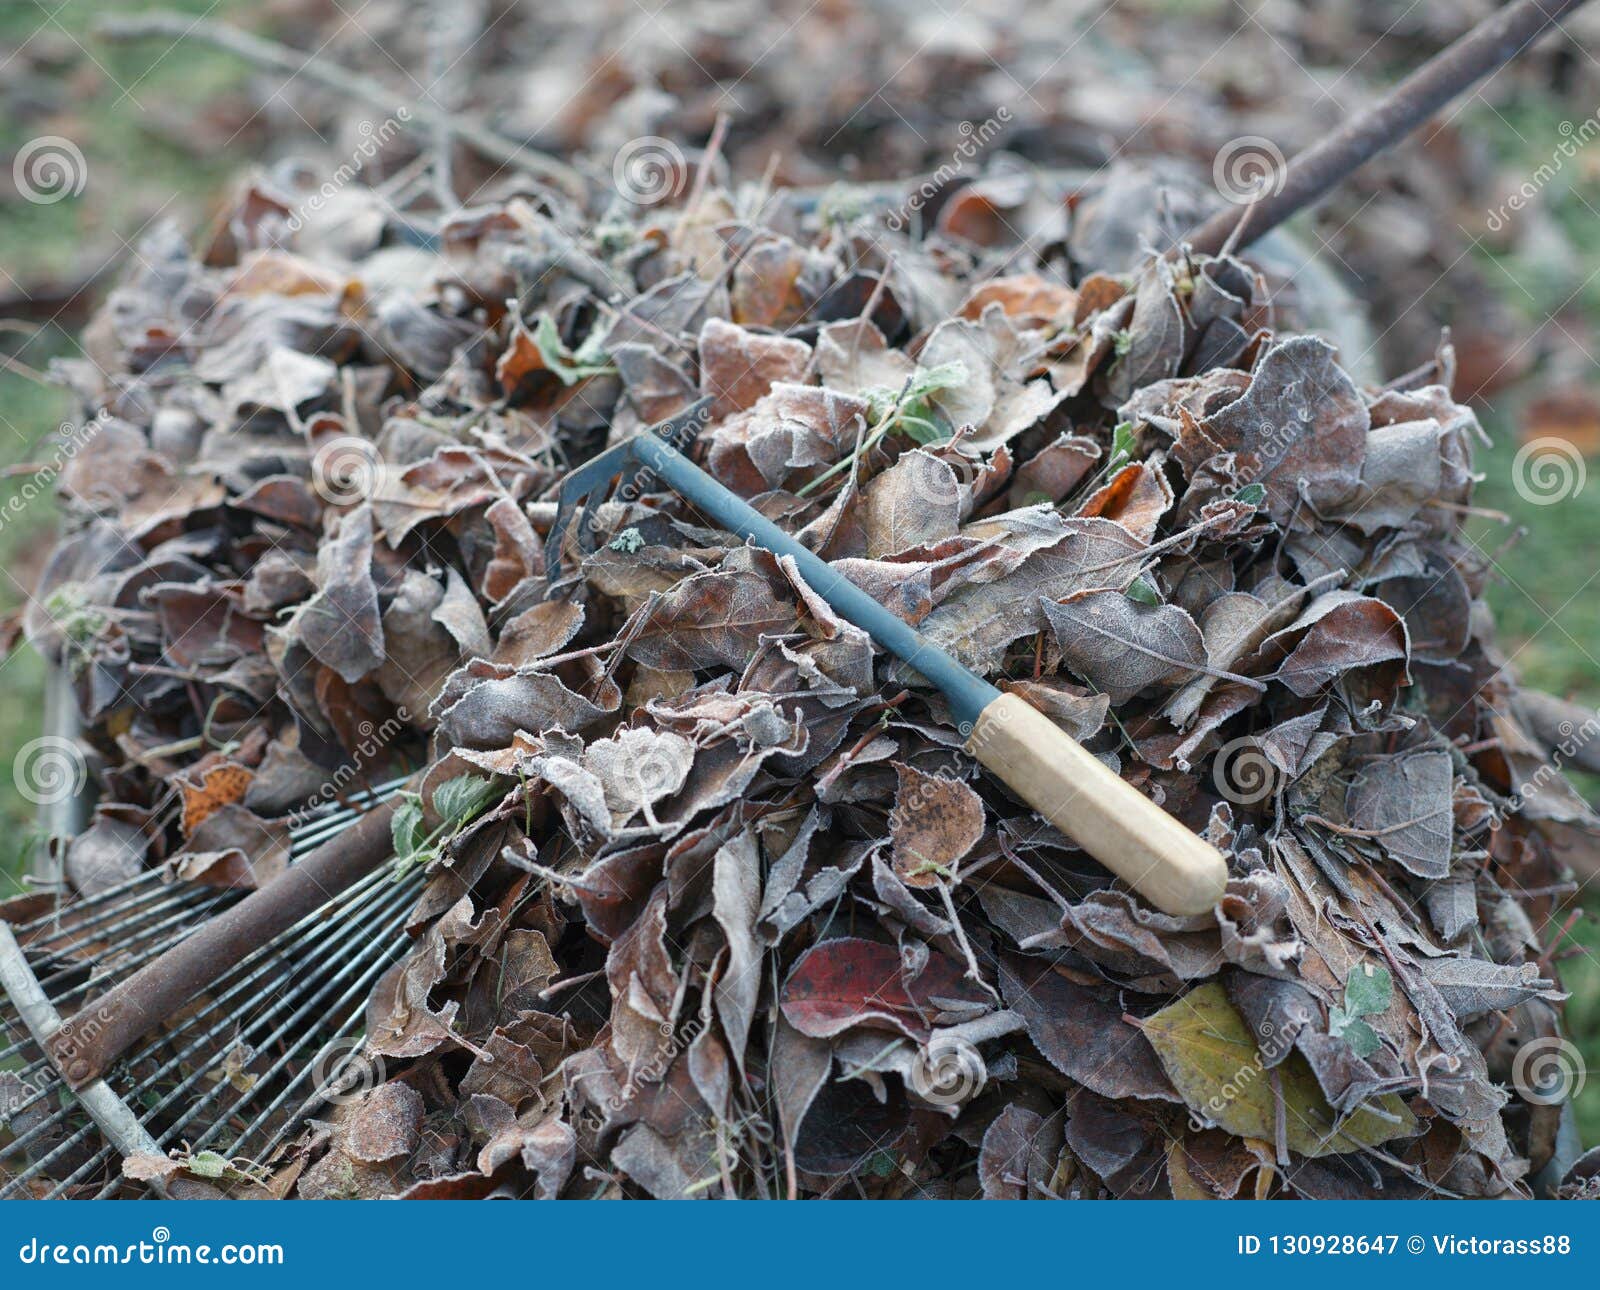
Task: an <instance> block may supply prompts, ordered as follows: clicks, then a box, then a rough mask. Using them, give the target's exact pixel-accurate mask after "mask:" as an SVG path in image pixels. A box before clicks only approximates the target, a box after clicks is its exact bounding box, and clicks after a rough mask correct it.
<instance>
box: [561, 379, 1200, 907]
mask: <svg viewBox="0 0 1600 1290" xmlns="http://www.w3.org/2000/svg"><path fill="white" fill-rule="evenodd" d="M710 406H711V400H710V399H702V400H700V401H699V402H698V403H696V404H694V405H693V406H692V407H690V408H689V409H687V410H686V411H684V412H682V413H680V414H679V415H678V416H676V417H674V418H673V419H672V420H671V421H668V422H666V423H665V424H664V425H662V426H658V427H657V428H656V430H655V432H654V433H651V434H641V435H636V436H635V437H634V438H632V439H629V440H627V441H625V442H623V443H620V444H618V445H617V446H616V447H614V448H610V449H608V450H607V451H605V452H603V453H601V454H600V455H599V456H598V457H595V458H594V459H592V460H591V461H588V462H586V463H585V464H584V465H582V466H580V467H578V468H577V469H576V470H574V471H572V472H571V473H570V474H568V476H567V477H566V480H565V481H564V482H563V483H562V485H561V492H560V504H559V506H558V507H557V510H556V522H555V524H554V525H552V526H551V529H550V536H549V538H548V540H547V542H546V544H545V550H546V552H547V553H548V554H547V556H546V559H547V560H549V561H550V562H551V565H552V569H553V568H554V566H555V563H556V561H558V560H559V558H560V552H561V546H562V539H563V537H564V536H565V533H566V530H567V528H568V525H569V523H570V521H571V518H572V515H573V513H574V512H575V511H577V510H578V508H580V507H581V508H582V510H581V520H580V523H579V530H578V532H579V541H580V544H582V543H583V542H584V540H585V539H587V538H589V537H591V536H592V535H593V528H594V513H595V509H596V507H597V506H598V504H599V501H600V500H602V498H603V496H604V494H605V492H606V491H607V490H608V489H609V487H610V485H611V483H612V481H613V480H615V479H617V478H619V477H621V478H623V479H625V480H627V483H626V484H625V485H624V487H625V488H626V489H627V491H628V492H630V493H632V494H637V493H641V492H643V491H645V487H646V483H645V481H646V480H647V479H649V478H650V477H654V478H657V479H659V480H660V481H661V482H662V483H663V484H665V485H666V486H667V487H669V488H671V489H672V490H673V491H674V492H676V493H677V494H678V495H679V496H681V497H683V498H684V499H685V500H686V501H688V502H689V503H691V504H692V505H693V506H694V507H695V508H696V509H697V510H699V511H700V512H701V513H702V514H704V515H706V516H707V517H708V518H710V519H711V520H713V521H715V522H716V523H717V524H718V525H719V526H721V527H722V528H724V529H726V530H727V531H728V532H730V533H734V534H736V535H738V536H739V537H741V538H745V539H747V540H749V541H751V542H754V543H755V544H756V545H757V546H759V547H762V548H764V549H765V550H768V551H771V552H772V553H773V554H774V555H778V556H785V557H787V558H789V559H790V560H792V561H793V562H794V564H795V567H796V568H797V569H798V570H799V572H800V576H801V577H802V578H804V579H805V581H806V583H807V585H808V586H810V588H811V589H812V590H813V591H815V592H816V593H817V595H819V596H820V597H822V599H823V600H825V601H826V602H827V603H828V605H829V607H831V608H832V609H833V610H834V612H835V613H837V614H838V615H839V616H840V617H841V618H843V619H844V620H845V621H846V622H848V623H852V624H854V625H855V626H857V627H859V628H860V629H861V630H862V631H864V632H866V633H867V635H869V636H870V637H872V639H873V640H874V641H875V642H876V643H877V644H878V645H879V646H881V647H882V648H883V649H885V650H887V651H888V652H889V653H890V654H892V655H894V657H895V658H897V659H899V660H900V661H901V662H902V663H904V664H905V665H906V666H907V667H909V668H911V669H913V670H914V671H916V672H918V673H919V674H920V675H921V676H922V677H923V678H925V679H926V680H927V682H928V683H929V684H930V685H932V686H933V687H934V688H935V689H937V690H938V691H939V692H940V693H941V694H943V695H944V697H945V699H946V701H947V702H948V703H949V705H950V713H951V716H952V717H953V718H954V720H955V722H956V725H957V727H958V728H959V729H960V731H961V733H962V734H963V735H965V736H966V744H965V748H966V751H967V752H968V753H969V754H970V755H971V756H972V757H973V758H974V759H976V760H977V761H978V762H980V763H982V765H984V766H985V767H987V768H988V769H989V770H990V771H992V772H994V774H996V775H997V776H999V777H1000V779H1001V780H1002V781H1003V782H1004V783H1005V784H1006V785H1007V787H1009V788H1010V789H1011V790H1012V791H1013V792H1014V793H1016V794H1017V796H1018V797H1020V798H1022V800H1023V801H1025V802H1026V803H1027V804H1028V805H1029V806H1031V807H1033V809H1034V810H1035V811H1037V812H1038V813H1039V814H1040V815H1042V816H1044V818H1045V819H1047V820H1049V821H1050V823H1051V824H1053V825H1055V826H1056V828H1058V829H1060V830H1061V831H1062V832H1063V833H1065V834H1066V835H1067V836H1068V837H1069V838H1071V839H1072V840H1073V841H1074V842H1076V843H1077V844H1078V845H1079V846H1081V847H1082V848H1083V849H1084V850H1085V851H1087V852H1088V853H1089V854H1090V855H1091V856H1093V857H1094V858H1095V859H1096V860H1098V861H1099V862H1100V863H1101V864H1103V865H1104V866H1105V867H1106V868H1107V869H1109V870H1111V872H1112V873H1114V874H1116V875H1117V876H1118V877H1119V878H1121V879H1123V880H1124V881H1125V882H1127V883H1128V884H1129V885H1130V886H1131V887H1133V888H1134V890H1135V891H1137V892H1139V894H1140V895H1142V896H1143V897H1145V899H1146V900H1148V901H1149V902H1150V903H1151V904H1152V905H1154V906H1156V908H1157V909H1161V910H1164V911H1165V912H1167V913H1169V914H1199V913H1204V912H1205V911H1206V910H1208V909H1210V908H1211V907H1212V906H1213V905H1215V904H1216V903H1217V901H1218V899H1220V898H1221V896H1222V889H1223V887H1224V885H1225V884H1226V883H1227V881H1228V866H1227V862H1226V861H1225V860H1224V859H1223V857H1222V853H1221V852H1220V851H1218V850H1217V849H1216V848H1215V847H1214V846H1212V845H1211V844H1210V843H1209V842H1206V841H1205V840H1204V839H1202V838H1200V837H1198V836H1197V835H1195V834H1194V833H1192V832H1190V831H1189V830H1188V829H1187V828H1185V827H1184V826H1183V825H1182V824H1180V823H1178V821H1177V820H1175V819H1174V818H1173V817H1172V816H1170V815H1168V814H1167V813H1166V812H1165V811H1163V810H1162V809H1161V808H1160V807H1159V806H1157V805H1156V804H1155V803H1154V802H1152V801H1151V800H1150V799H1149V798H1147V797H1145V796H1144V795H1143V794H1142V793H1140V792H1139V791H1138V790H1137V789H1136V788H1134V787H1133V786H1132V785H1131V784H1129V783H1128V782H1127V781H1126V780H1124V779H1123V778H1122V777H1121V776H1120V775H1118V774H1117V773H1116V772H1115V771H1113V770H1112V769H1110V767H1108V766H1106V765H1105V764H1104V763H1103V762H1101V761H1100V760H1099V759H1098V758H1097V757H1095V756H1094V755H1093V754H1092V753H1090V752H1088V751H1087V750H1085V749H1084V747H1083V746H1082V745H1081V744H1079V743H1078V741H1077V740H1075V739H1073V738H1072V736H1070V735H1069V734H1067V733H1066V731H1064V730H1062V729H1061V728H1060V727H1059V726H1057V725H1056V724H1055V723H1054V722H1052V721H1051V720H1050V719H1049V718H1048V717H1045V716H1044V715H1043V714H1042V713H1040V712H1039V711H1037V710H1036V709H1035V708H1033V707H1031V706H1029V705H1028V704H1027V703H1026V702H1025V701H1024V700H1022V699H1021V698H1019V697H1017V696H1016V695H1015V694H1002V693H1001V692H1000V691H999V690H997V689H996V688H995V687H994V686H992V685H990V684H989V683H988V682H987V681H985V680H983V679H982V678H981V677H978V676H976V675H974V674H973V673H972V672H971V671H969V670H968V669H967V668H965V667H963V666H962V665H961V664H960V663H958V662H957V661H956V660H955V659H954V658H952V657H951V656H950V655H949V654H947V653H946V652H945V651H944V650H942V649H940V648H939V647H938V646H937V645H935V644H934V643H933V642H932V641H930V640H929V639H928V638H927V637H926V636H924V635H922V633H921V632H919V631H917V630H916V629H915V628H913V627H911V626H909V625H908V624H907V623H905V622H904V621H903V620H902V619H900V618H897V617H896V616H895V615H894V614H892V613H890V612H889V611H888V610H887V609H885V608H884V607H883V606H882V605H880V604H879V603H878V602H877V601H876V600H874V599H873V598H872V597H871V596H869V595H867V593H866V592H864V591H862V590H861V588H859V587H857V586H856V585H855V584H854V583H853V582H851V581H850V579H849V578H847V577H846V576H845V575H844V574H843V573H841V572H840V571H839V570H838V569H835V568H834V567H833V566H832V565H830V564H829V563H828V562H827V561H825V560H822V559H820V558H819V557H818V556H816V555H814V554H813V553H812V552H811V551H809V550H807V549H806V548H805V547H804V546H802V545H801V544H800V543H799V542H796V541H795V540H794V538H792V537H790V536H789V534H787V533H785V532H784V531H783V530H782V529H780V528H779V527H778V526H777V525H776V524H774V523H773V522H772V521H771V520H769V519H766V518H765V517H764V516H762V515H761V514H760V513H759V512H757V511H756V509H755V508H754V507H752V506H751V505H750V503H749V502H747V501H745V500H744V499H743V498H742V497H739V496H737V495H736V494H734V493H731V492H729V491H728V490H727V489H726V488H724V487H723V486H722V485H721V484H719V483H717V481H716V480H714V479H712V478H711V476H710V475H708V474H706V473H705V471H703V470H701V469H700V468H699V467H698V466H696V465H695V464H694V463H693V462H692V461H690V460H689V459H688V457H686V456H684V454H683V452H682V451H681V450H680V448H679V445H680V444H683V443H686V442H688V441H691V440H692V439H693V438H694V435H695V434H696V433H697V432H698V430H699V428H700V427H701V426H702V425H703V424H704V422H705V418H706V416H707V414H708V411H709V409H710Z"/></svg>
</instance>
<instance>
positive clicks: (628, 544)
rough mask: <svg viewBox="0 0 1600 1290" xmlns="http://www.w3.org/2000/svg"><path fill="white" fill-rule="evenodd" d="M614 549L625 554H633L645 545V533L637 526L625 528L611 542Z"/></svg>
mask: <svg viewBox="0 0 1600 1290" xmlns="http://www.w3.org/2000/svg"><path fill="white" fill-rule="evenodd" d="M609 545H610V547H611V549H612V550H613V551H620V552H622V554H623V555H632V554H633V553H634V552H635V551H637V550H638V549H639V548H640V547H642V546H643V545H644V534H643V533H641V532H639V530H638V529H635V528H627V529H623V530H622V532H620V533H618V534H617V536H616V537H614V538H612V539H611V541H610V543H609Z"/></svg>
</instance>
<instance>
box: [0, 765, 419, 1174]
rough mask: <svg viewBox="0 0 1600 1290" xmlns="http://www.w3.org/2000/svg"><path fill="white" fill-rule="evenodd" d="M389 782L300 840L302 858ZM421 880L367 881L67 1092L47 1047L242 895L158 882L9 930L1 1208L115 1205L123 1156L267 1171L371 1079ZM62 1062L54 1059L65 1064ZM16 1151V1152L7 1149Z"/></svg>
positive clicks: (1, 1068) (155, 874)
mask: <svg viewBox="0 0 1600 1290" xmlns="http://www.w3.org/2000/svg"><path fill="white" fill-rule="evenodd" d="M402 782H403V781H399V780H396V781H395V782H394V783H392V784H386V785H383V786H381V787H378V788H375V789H372V790H371V791H370V792H368V793H364V794H360V795H357V796H356V797H355V798H353V799H352V801H351V802H350V803H349V804H348V805H345V806H341V807H335V808H330V809H328V810H325V811H323V812H321V813H320V814H318V815H316V816H314V817H313V818H311V819H310V820H308V821H307V822H306V823H305V824H304V825H302V826H301V827H299V828H297V829H296V830H295V831H294V835H293V842H292V847H291V850H292V853H293V855H294V856H295V857H297V858H298V857H300V856H304V855H305V854H306V853H308V852H309V851H312V850H314V849H315V848H316V847H318V846H319V845H321V844H322V843H324V842H326V841H328V840H329V839H330V838H332V837H335V836H337V835H339V834H340V833H341V832H342V831H344V830H346V829H348V828H350V826H351V825H352V824H354V823H355V822H356V821H357V820H359V819H360V818H361V817H362V816H363V815H364V814H365V813H366V811H367V810H368V809H369V808H370V807H372V806H373V805H376V804H377V803H379V802H382V801H384V800H386V799H387V798H388V797H389V796H391V795H392V794H393V793H394V792H395V791H396V790H397V789H398V788H399V787H400V785H401V783H402ZM421 884H422V875H421V873H420V871H416V872H412V873H410V874H408V875H407V876H406V877H404V878H403V879H401V880H400V881H398V882H397V881H395V880H394V878H393V874H392V872H391V870H390V868H389V867H384V868H380V869H378V870H376V871H374V872H373V873H371V874H369V875H367V877H365V878H364V879H362V880H361V881H359V882H357V883H355V884H354V885H353V886H351V887H349V888H348V889H346V890H345V891H343V892H341V893H339V894H338V895H336V896H334V897H333V898H331V899H330V900H329V901H328V902H327V903H326V904H325V905H324V906H323V907H322V908H321V909H318V910H317V911H315V912H314V913H312V914H310V915H308V916H307V917H305V918H303V919H301V920H300V921H299V922H298V923H296V924H295V925H294V926H292V927H290V928H288V929H287V930H286V931H284V932H282V933H280V934H279V935H277V936H275V937H273V938H272V939H271V940H269V941H268V942H267V943H266V944H264V945H261V946H259V947H257V948H256V949H254V950H253V951H252V952H251V953H250V954H249V955H247V956H246V957H244V958H243V959H242V960H241V961H240V962H239V963H238V964H236V965H235V966H234V967H233V968H232V969H231V970H230V971H229V972H228V973H227V974H226V975H225V976H223V977H221V978H220V979H219V980H218V981H217V982H216V983H215V984H214V985H213V986H212V987H211V988H210V990H209V991H207V992H206V994H205V995H204V996H202V997H201V998H198V999H196V1000H194V1001H193V1002H191V1003H190V1004H189V1005H188V1006H187V1007H185V1008H183V1009H182V1010H180V1011H179V1012H178V1013H176V1014H175V1015H174V1016H172V1017H171V1018H170V1019H169V1020H168V1021H167V1022H166V1023H165V1024H164V1025H163V1026H161V1027H160V1028H159V1029H157V1030H155V1031H154V1032H152V1033H151V1034H150V1035H148V1036H146V1038H145V1039H144V1041H143V1042H142V1043H140V1044H139V1045H138V1046H137V1047H135V1048H134V1049H133V1050H131V1051H130V1052H129V1053H128V1054H127V1055H126V1056H125V1057H123V1058H122V1059H121V1060H120V1061H118V1062H117V1064H116V1065H115V1066H114V1067H113V1068H112V1069H111V1070H110V1071H108V1072H107V1074H106V1076H105V1078H104V1079H103V1080H96V1081H94V1083H92V1084H90V1085H88V1086H86V1087H82V1088H79V1089H77V1090H75V1091H74V1090H71V1089H69V1087H68V1086H67V1084H66V1082H65V1080H64V1079H63V1078H62V1073H61V1071H60V1070H59V1069H58V1067H57V1061H56V1060H52V1057H51V1056H50V1055H49V1052H48V1049H47V1048H46V1045H45V1041H46V1040H47V1039H48V1038H49V1036H50V1033H51V1032H52V1031H54V1030H55V1029H56V1028H57V1027H58V1026H59V1024H60V1018H61V1016H62V1014H68V1015H71V1016H72V1017H73V1018H74V1020H75V1021H77V1022H78V1024H79V1025H80V1026H81V1025H83V1024H84V1022H85V1020H86V1019H87V1022H88V1024H89V1025H90V1026H92V1024H93V1020H94V1017H95V1011H96V1008H97V1007H98V1006H99V1005H98V1000H99V999H100V998H101V997H102V996H103V994H104V992H105V991H106V990H107V989H108V988H110V987H113V986H115V985H116V984H117V983H118V982H120V981H125V980H126V979H128V977H129V976H130V975H131V974H132V973H134V972H135V971H137V970H138V969H139V968H140V967H142V966H144V965H146V964H148V963H150V962H152V961H153V960H155V959H156V958H158V957H159V956H160V955H161V954H162V953H164V952H165V951H167V950H169V949H171V948H172V947H173V946H175V945H177V944H178V943H179V942H181V941H182V940H184V938H185V937H187V936H188V935H189V934H190V933H191V932H193V931H194V930H195V929H196V928H197V927H199V926H200V925H201V924H203V923H204V922H205V921H206V920H207V919H209V918H210V917H211V916H212V915H214V914H215V913H217V912H218V911H219V910H220V909H222V908H224V907H226V906H229V905H231V904H232V903H234V902H235V901H237V900H238V899H239V893H234V892H219V891H218V890H216V889H215V888H210V887H205V886H202V885H201V884H198V883H171V882H168V881H164V880H163V876H162V874H161V873H160V871H158V870H151V871H150V872H148V873H145V874H142V875H140V876H139V877H137V878H134V879H132V880H131V881H128V882H125V883H122V884H120V885H119V886H117V887H115V888H112V889H110V890H108V891H105V892H101V893H99V894H98V895H96V896H94V897H92V898H89V899H85V900H79V901H75V902H73V903H71V904H68V905H65V906H64V907H62V908H59V909H54V910H51V911H50V912H48V913H46V914H43V915H41V916H38V917H35V918H33V919H31V920H29V921H26V922H22V923H17V924H14V925H13V924H4V923H0V986H3V988H4V996H5V997H4V998H3V999H0V1198H3V1197H10V1196H64V1195H73V1196H85V1195H87V1196H111V1195H115V1194H116V1193H117V1192H118V1191H120V1190H122V1189H123V1188H125V1187H127V1186H128V1184H127V1183H126V1182H125V1180H124V1179H123V1177H122V1175H121V1172H120V1162H121V1159H122V1158H123V1157H126V1156H128V1155H131V1154H135V1153H142V1154H166V1153H168V1152H169V1151H172V1150H174V1149H179V1148H184V1147H187V1148H188V1149H189V1150H190V1151H193V1152H200V1151H214V1152H216V1153H218V1154H219V1155H221V1156H223V1157H225V1158H228V1159H230V1160H237V1159H243V1160H248V1161H250V1162H252V1163H256V1164H262V1165H265V1164H267V1163H269V1162H270V1161H271V1159H272V1158H273V1156H274V1154H275V1153H276V1152H277V1150H278V1149H279V1147H281V1146H282V1145H283V1143H284V1142H285V1141H287V1140H288V1139H289V1138H290V1136H291V1135H292V1134H294V1133H295V1132H296V1131H297V1130H298V1129H299V1128H300V1127H301V1125H303V1124H304V1122H305V1118H306V1116H307V1115H308V1114H309V1113H310V1112H312V1111H314V1110H315V1109H316V1108H317V1106H319V1105H321V1103H322V1102H324V1101H326V1100H327V1099H328V1098H329V1096H331V1095H334V1094H336V1092H337V1091H338V1090H340V1089H342V1088H343V1087H345V1082H346V1081H347V1080H348V1079H349V1078H350V1076H351V1075H352V1074H353V1073H354V1072H356V1071H357V1070H359V1069H361V1068H362V1065H363V1062H364V1058H363V1056H362V1045H361V1040H360V1035H361V1031H362V1022H363V1017H364V1013H365V1006H366V999H367V995H368V994H369V992H370V991H371V989H372V986H373V984H374V983H375V982H376V981H377V979H378V977H379V976H380V975H381V974H382V973H383V972H384V970H385V969H386V968H388V966H389V965H390V964H391V963H393V962H394V961H395V960H396V959H398V958H399V957H400V955H401V954H402V953H403V951H404V949H405V946H406V944H407V939H406V936H405V923H406V919H407V917H408V916H409V914H410V912H411V909H412V907H413V906H414V905H415V903H416V899H417V895H418V893H419V891H420V889H421ZM57 1060H58V1059H57ZM8 1137H9V1141H8V1140H7V1138H8Z"/></svg>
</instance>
